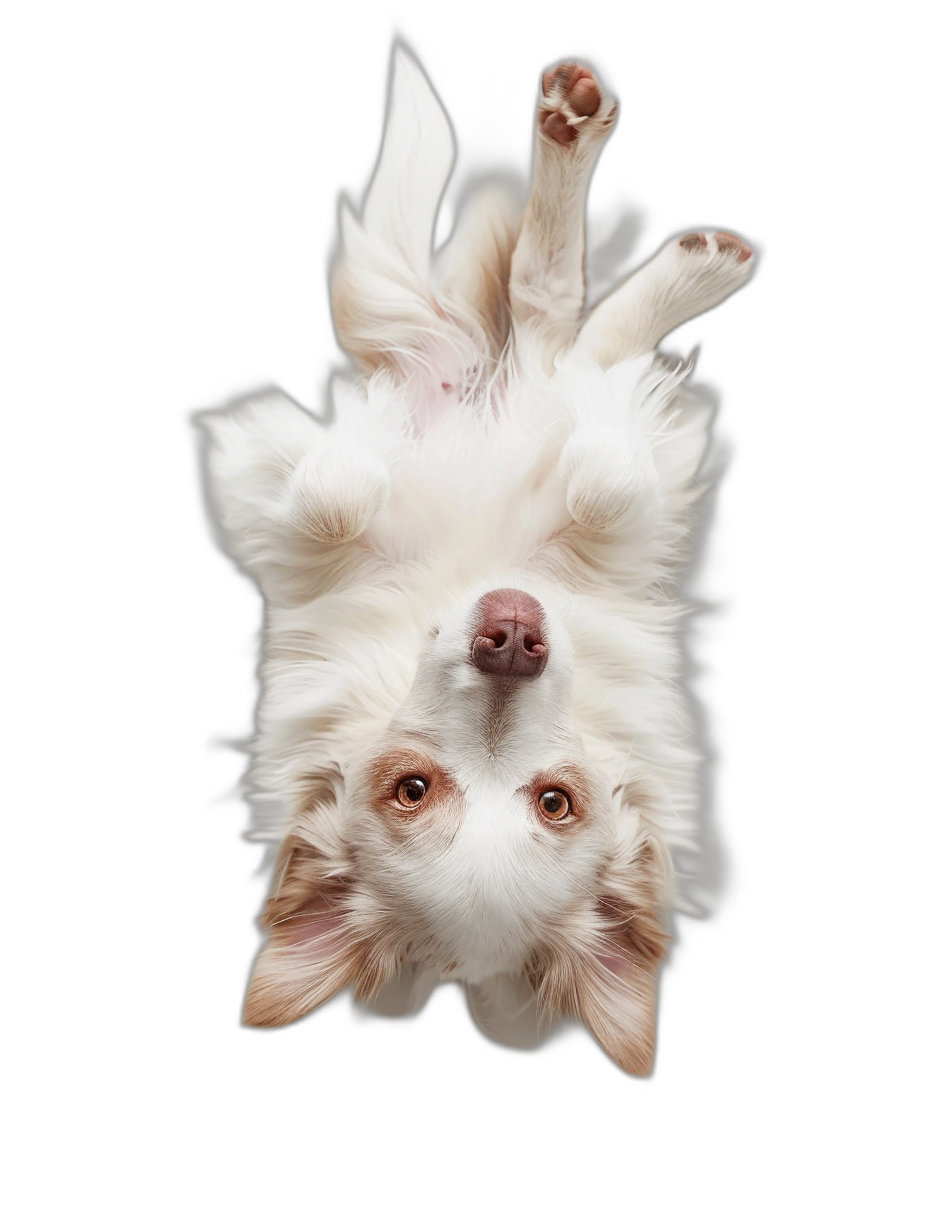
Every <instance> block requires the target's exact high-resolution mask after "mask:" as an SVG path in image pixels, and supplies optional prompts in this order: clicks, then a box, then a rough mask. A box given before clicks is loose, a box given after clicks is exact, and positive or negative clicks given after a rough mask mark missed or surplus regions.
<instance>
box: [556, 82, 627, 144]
mask: <svg viewBox="0 0 928 1232" xmlns="http://www.w3.org/2000/svg"><path fill="white" fill-rule="evenodd" d="M541 89H542V99H541V106H540V108H539V112H538V123H539V127H540V129H541V131H542V133H543V134H544V135H545V136H546V137H549V138H550V139H551V140H552V141H554V142H556V143H557V144H558V145H573V144H574V142H576V141H577V140H578V139H579V138H580V136H581V133H585V134H588V135H589V136H593V135H594V134H595V135H596V136H598V137H600V138H601V137H604V136H605V135H606V133H607V132H608V130H609V129H610V128H611V126H612V124H613V122H614V121H615V117H616V114H617V112H618V109H619V104H618V103H617V102H616V101H615V100H614V99H610V98H608V97H607V96H606V95H604V94H603V91H602V89H601V88H600V85H599V82H598V81H597V80H596V78H595V77H594V76H593V74H592V72H591V71H590V70H589V69H588V68H584V67H583V66H582V65H579V64H559V65H558V66H557V68H553V69H549V70H548V72H546V73H545V74H544V76H543V77H542V79H541Z"/></svg>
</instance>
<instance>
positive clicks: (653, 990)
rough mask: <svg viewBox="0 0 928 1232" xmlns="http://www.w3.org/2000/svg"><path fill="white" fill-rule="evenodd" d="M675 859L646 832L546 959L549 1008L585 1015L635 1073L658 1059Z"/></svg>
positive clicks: (544, 991) (543, 991)
mask: <svg viewBox="0 0 928 1232" xmlns="http://www.w3.org/2000/svg"><path fill="white" fill-rule="evenodd" d="M667 868H668V860H667V857H666V855H665V854H664V852H663V850H662V849H661V848H659V847H658V845H657V843H656V840H654V839H653V838H652V837H650V836H649V835H647V834H645V833H643V832H641V833H639V836H638V838H637V840H636V843H635V845H634V847H633V849H632V851H631V852H629V851H628V850H627V849H626V850H625V851H623V852H621V853H619V854H617V855H616V856H615V857H613V860H612V861H611V863H610V865H609V867H608V868H607V869H606V871H605V873H604V875H603V877H602V880H601V883H600V892H599V894H598V896H597V898H596V900H595V902H594V903H593V904H592V905H590V904H588V905H587V908H586V911H585V913H584V915H583V917H582V918H581V919H577V920H574V921H571V922H570V925H569V929H568V931H567V933H566V936H565V937H564V940H563V941H562V943H561V944H559V945H557V946H555V947H554V948H553V950H552V951H551V952H550V953H549V954H548V956H547V961H546V962H544V960H543V968H542V975H541V979H540V981H539V982H538V984H537V986H538V994H539V998H540V1000H541V1001H542V1003H543V1004H546V1005H547V1007H548V1008H549V1009H553V1010H556V1011H559V1012H562V1013H565V1012H566V1013H573V1014H575V1015H576V1016H577V1017H579V1018H581V1019H582V1020H583V1021H584V1022H585V1023H586V1025H587V1026H588V1027H589V1029H590V1031H591V1032H592V1033H593V1035H594V1036H595V1037H596V1039H597V1040H598V1041H599V1043H600V1044H601V1045H602V1047H603V1048H604V1049H605V1050H606V1052H607V1053H608V1054H609V1056H610V1057H612V1059H613V1060H614V1061H616V1062H617V1063H618V1064H619V1065H621V1067H622V1068H623V1069H624V1070H627V1071H628V1072H629V1073H630V1074H648V1073H650V1071H651V1068H652V1065H653V1063H654V1045H655V1023H656V1014H657V974H658V968H659V967H660V963H661V960H662V959H663V957H664V953H665V951H666V948H667V943H668V941H669V940H670V938H669V936H668V935H667V933H666V931H665V927H664V922H665V911H666V880H667V878H666V872H667Z"/></svg>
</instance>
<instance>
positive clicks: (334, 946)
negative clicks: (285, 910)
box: [285, 911, 344, 958]
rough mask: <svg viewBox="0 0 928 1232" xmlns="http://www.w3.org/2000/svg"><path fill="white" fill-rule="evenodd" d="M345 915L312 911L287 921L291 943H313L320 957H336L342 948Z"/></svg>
mask: <svg viewBox="0 0 928 1232" xmlns="http://www.w3.org/2000/svg"><path fill="white" fill-rule="evenodd" d="M343 921H344V916H343V915H342V914H341V913H340V912H337V911H312V912H307V913H306V914H305V915H303V914H302V913H301V914H298V915H295V916H293V917H292V918H291V919H289V920H287V921H285V927H286V934H287V941H288V942H289V944H291V945H311V946H312V949H313V954H314V955H315V956H317V957H318V958H334V957H335V955H336V954H338V953H339V952H340V951H341V949H342V942H343V940H344V937H343V934H342V924H343Z"/></svg>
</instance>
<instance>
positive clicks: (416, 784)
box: [396, 778, 429, 808]
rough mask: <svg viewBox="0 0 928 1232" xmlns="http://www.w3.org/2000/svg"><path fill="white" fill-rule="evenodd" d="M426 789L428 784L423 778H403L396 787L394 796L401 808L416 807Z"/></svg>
mask: <svg viewBox="0 0 928 1232" xmlns="http://www.w3.org/2000/svg"><path fill="white" fill-rule="evenodd" d="M428 789H429V785H428V783H427V782H426V781H425V779H416V778H413V779H403V781H402V783H400V784H398V786H397V788H396V798H397V800H398V801H399V803H400V804H402V806H403V808H416V806H417V805H418V804H420V803H421V802H422V799H423V797H424V796H425V793H426V792H427V791H428Z"/></svg>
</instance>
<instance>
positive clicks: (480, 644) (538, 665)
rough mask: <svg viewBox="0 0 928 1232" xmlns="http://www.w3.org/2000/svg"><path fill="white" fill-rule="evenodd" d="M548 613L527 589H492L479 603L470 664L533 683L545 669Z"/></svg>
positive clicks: (503, 675) (492, 672) (478, 668)
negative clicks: (545, 628)
mask: <svg viewBox="0 0 928 1232" xmlns="http://www.w3.org/2000/svg"><path fill="white" fill-rule="evenodd" d="M544 618H545V611H544V608H543V607H542V606H541V604H540V603H539V602H538V600H537V599H535V598H534V597H533V596H532V595H530V594H528V593H527V592H526V591H524V590H491V591H488V592H487V593H486V594H485V595H483V596H482V598H480V599H478V600H477V603H476V605H475V609H474V620H475V624H476V631H475V636H474V641H473V644H472V646H471V652H470V657H471V662H472V663H473V664H474V666H475V667H476V668H477V670H478V671H481V672H485V673H486V674H487V675H489V676H498V677H506V678H510V679H513V678H514V679H523V680H531V679H534V678H535V677H537V676H540V675H541V673H542V672H543V671H544V670H545V667H546V666H547V663H548V647H547V644H546V641H545V634H544Z"/></svg>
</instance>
